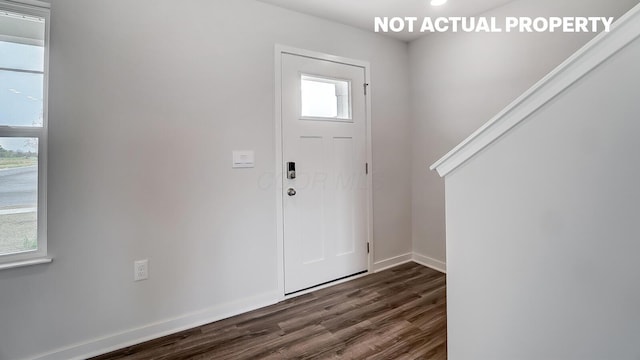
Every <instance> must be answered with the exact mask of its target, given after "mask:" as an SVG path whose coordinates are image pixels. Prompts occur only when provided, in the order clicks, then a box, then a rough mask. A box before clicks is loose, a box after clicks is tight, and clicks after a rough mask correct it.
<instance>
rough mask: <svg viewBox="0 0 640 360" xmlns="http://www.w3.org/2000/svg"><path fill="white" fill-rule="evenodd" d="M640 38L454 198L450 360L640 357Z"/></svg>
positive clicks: (452, 184) (548, 109) (455, 188)
mask: <svg viewBox="0 0 640 360" xmlns="http://www.w3.org/2000/svg"><path fill="white" fill-rule="evenodd" d="M638 59H640V40H635V42H634V43H632V45H630V46H628V47H627V48H625V49H624V50H622V51H621V52H619V53H618V54H616V55H615V56H614V57H613V58H612V59H610V60H609V61H607V62H605V63H604V64H603V65H601V66H600V67H598V68H596V70H594V71H593V72H591V73H590V74H588V75H587V76H586V77H584V78H583V79H581V80H580V81H579V82H578V83H576V84H575V85H573V86H572V87H571V88H569V89H568V90H567V91H565V92H564V93H562V94H561V95H560V96H559V97H557V98H555V99H554V100H553V101H551V102H550V103H548V104H547V105H545V106H544V107H543V108H542V109H540V110H539V111H537V112H535V113H534V114H533V115H532V116H530V117H529V118H528V119H527V120H525V122H524V123H522V124H520V125H519V126H518V127H516V128H515V129H514V130H513V131H512V132H510V133H508V134H507V135H505V136H504V137H503V138H501V139H500V140H498V141H497V142H496V143H494V145H492V146H490V147H489V148H487V149H486V150H484V151H483V152H481V153H480V154H478V155H477V156H476V157H475V158H473V159H471V160H469V161H468V162H467V163H466V164H464V165H462V167H460V168H458V169H457V170H455V171H454V172H453V173H451V174H450V175H449V176H448V177H447V180H446V186H447V196H446V203H447V241H448V243H447V251H448V258H449V263H448V264H447V265H448V274H447V275H448V277H447V299H448V303H447V307H448V326H449V329H448V335H449V359H451V360H461V359H495V360H513V359H520V360H527V359H531V360H538V359H550V360H553V359H562V360H571V359H576V360H578V359H579V360H588V359H593V360H596V359H598V360H600V359H620V360H622V359H638V358H640V347H639V346H638V344H639V341H640V312H639V311H638V304H640V272H639V271H638V270H637V266H638V254H639V253H640V242H638V239H640V225H639V220H640V217H639V214H640V189H639V188H638V184H640V163H639V162H638V153H640V143H638V139H637V137H638V134H639V133H640V123H639V122H638V114H640V102H638V93H640V71H638Z"/></svg>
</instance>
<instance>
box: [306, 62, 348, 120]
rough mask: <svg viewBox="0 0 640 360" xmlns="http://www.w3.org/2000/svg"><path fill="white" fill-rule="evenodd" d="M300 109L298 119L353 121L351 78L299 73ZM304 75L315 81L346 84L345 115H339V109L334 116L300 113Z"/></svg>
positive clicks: (338, 104)
mask: <svg viewBox="0 0 640 360" xmlns="http://www.w3.org/2000/svg"><path fill="white" fill-rule="evenodd" d="M299 75H300V111H299V119H300V120H311V121H327V122H340V123H353V114H352V110H353V109H352V104H351V102H352V99H351V98H352V96H351V95H352V94H351V92H352V91H353V88H352V84H351V80H349V79H341V78H334V77H327V76H323V75H316V74H312V73H306V72H305V73H302V72H301V73H300V74H299ZM305 77H306V78H308V79H311V81H316V82H321V83H327V84H333V85H337V84H338V83H346V85H347V96H346V98H347V117H346V118H345V117H340V110H339V109H338V111H337V112H338V115H337V116H335V117H329V116H309V115H303V114H302V103H303V101H304V98H303V96H302V82H303V81H304V80H305ZM336 105H337V107H338V108H339V107H340V99H337V104H336Z"/></svg>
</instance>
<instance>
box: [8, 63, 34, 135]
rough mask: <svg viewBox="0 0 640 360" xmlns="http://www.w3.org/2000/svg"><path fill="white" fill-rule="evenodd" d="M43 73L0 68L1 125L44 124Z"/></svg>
mask: <svg viewBox="0 0 640 360" xmlns="http://www.w3.org/2000/svg"><path fill="white" fill-rule="evenodd" d="M43 83H44V75H43V74H32V73H24V72H15V71H6V70H0V125H9V126H42V117H43V100H42V98H43Z"/></svg>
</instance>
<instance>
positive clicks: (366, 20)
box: [258, 0, 514, 41]
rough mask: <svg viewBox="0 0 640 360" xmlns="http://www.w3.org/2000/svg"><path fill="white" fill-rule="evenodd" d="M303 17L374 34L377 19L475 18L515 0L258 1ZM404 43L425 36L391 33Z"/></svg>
mask: <svg viewBox="0 0 640 360" xmlns="http://www.w3.org/2000/svg"><path fill="white" fill-rule="evenodd" d="M258 1H262V2H265V3H269V4H273V5H277V6H280V7H283V8H287V9H290V10H294V11H298V12H301V13H305V14H309V15H314V16H318V17H321V18H325V19H329V20H333V21H336V22H339V23H342V24H346V25H351V26H355V27H358V28H361V29H364V30H369V31H373V24H374V22H373V20H374V18H375V17H376V16H380V17H382V16H389V17H392V16H401V17H405V16H414V17H417V18H418V19H422V18H424V17H439V16H474V15H479V14H482V13H484V12H485V11H488V10H491V9H493V8H496V7H499V6H502V5H504V4H506V3H508V2H511V1H514V0H449V2H448V3H446V4H445V5H442V6H439V7H433V6H431V5H429V2H430V0H258ZM389 35H391V36H394V37H396V38H398V39H400V40H403V41H411V40H414V39H416V38H418V37H420V36H421V35H422V34H420V32H419V31H417V32H414V33H408V32H404V33H389Z"/></svg>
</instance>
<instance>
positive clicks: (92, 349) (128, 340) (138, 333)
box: [34, 292, 281, 360]
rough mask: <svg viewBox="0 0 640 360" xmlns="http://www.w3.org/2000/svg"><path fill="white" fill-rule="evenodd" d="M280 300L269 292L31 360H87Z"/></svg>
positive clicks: (73, 346) (276, 294) (59, 350)
mask: <svg viewBox="0 0 640 360" xmlns="http://www.w3.org/2000/svg"><path fill="white" fill-rule="evenodd" d="M280 299H281V296H280V295H278V293H277V292H269V293H265V294H262V295H258V296H254V297H249V298H246V299H242V300H239V301H234V302H230V303H226V304H221V305H217V306H213V307H210V308H208V309H204V310H201V311H197V312H194V313H190V314H186V315H183V316H180V317H176V318H173V319H167V320H164V321H160V322H156V323H152V324H148V325H145V326H142V327H139V328H133V329H129V330H125V331H123V332H120V333H116V334H112V335H109V336H106V337H103V338H99V339H94V340H90V341H88V342H85V343H82V344H76V345H72V346H70V347H67V348H63V349H58V350H55V351H53V352H50V353H46V354H41V355H39V356H36V357H35V358H34V359H36V360H69V359H78V360H80V359H87V358H90V357H93V356H98V355H102V354H106V353H109V352H111V351H115V350H119V349H122V348H126V347H128V346H133V345H136V344H140V343H142V342H145V341H149V340H153V339H157V338H160V337H163V336H167V335H171V334H175V333H177V332H180V331H184V330H188V329H192V328H195V327H198V326H202V325H206V324H209V323H212V322H216V321H219V320H223V319H226V318H230V317H232V316H236V315H240V314H243V313H246V312H249V311H252V310H256V309H260V308H263V307H266V306H269V305H273V304H275V303H277V302H279V301H280Z"/></svg>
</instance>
